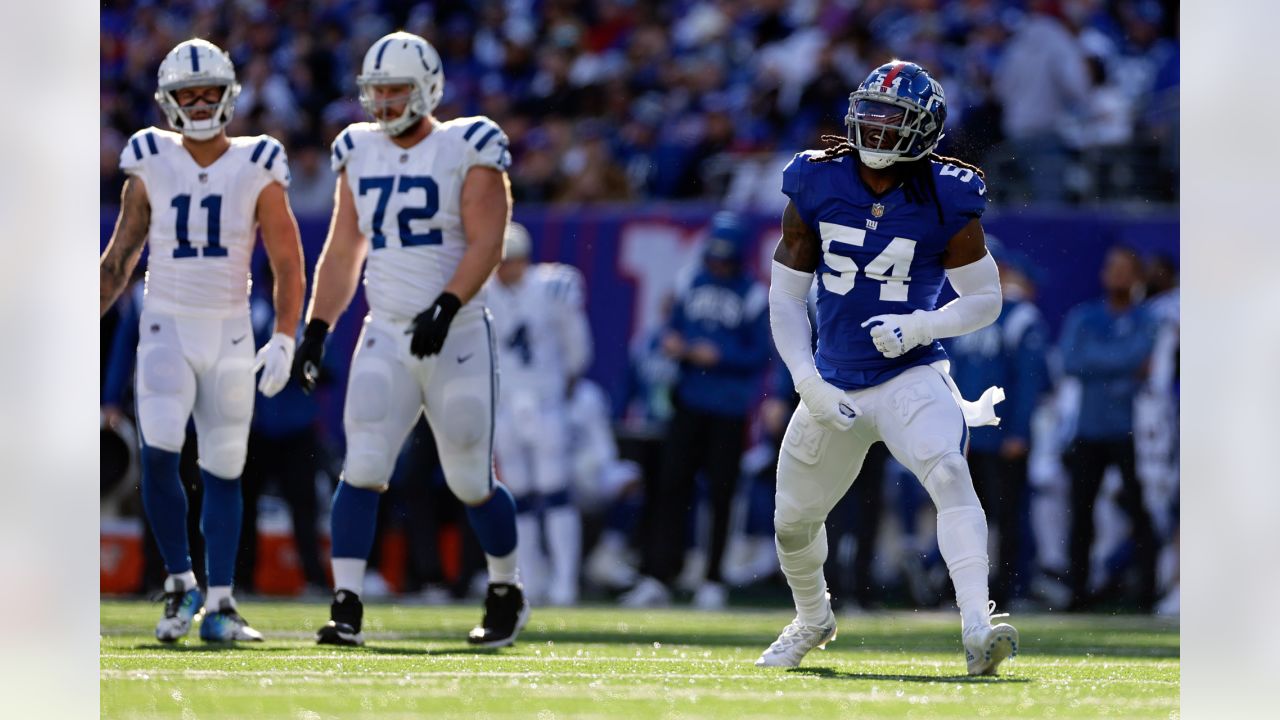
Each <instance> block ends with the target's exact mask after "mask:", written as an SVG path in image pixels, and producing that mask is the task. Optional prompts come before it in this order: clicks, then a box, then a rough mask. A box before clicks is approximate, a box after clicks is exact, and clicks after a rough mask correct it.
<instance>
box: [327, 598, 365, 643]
mask: <svg viewBox="0 0 1280 720" xmlns="http://www.w3.org/2000/svg"><path fill="white" fill-rule="evenodd" d="M363 619H364V604H363V603H361V602H360V597H359V596H358V595H356V594H355V593H353V592H351V591H350V590H338V591H336V592H334V593H333V603H332V604H331V605H329V622H328V624H326V625H325V626H324V627H322V628H320V629H319V630H317V631H316V644H317V645H346V646H349V647H359V646H361V645H364V635H363V634H361V632H360V622H361V620H363Z"/></svg>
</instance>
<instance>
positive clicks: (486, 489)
mask: <svg viewBox="0 0 1280 720" xmlns="http://www.w3.org/2000/svg"><path fill="white" fill-rule="evenodd" d="M490 468H492V466H490ZM491 472H492V470H491V469H490V470H488V471H481V470H480V469H476V470H474V471H472V472H468V473H457V472H455V473H453V475H454V476H457V475H463V476H465V477H467V478H469V479H470V478H474V479H475V480H480V479H483V482H458V481H456V480H454V479H453V478H452V477H450V474H449V473H445V477H444V479H445V484H446V485H448V486H449V491H450V492H452V493H453V496H454V497H456V498H458V501H459V502H461V503H462V504H464V505H479V504H480V503H482V502H484V500H485V498H487V497H489V494H490V493H491V492H492V491H493V484H492V482H491V480H492V477H491V475H490V473H491Z"/></svg>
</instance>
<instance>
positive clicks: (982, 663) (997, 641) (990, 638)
mask: <svg viewBox="0 0 1280 720" xmlns="http://www.w3.org/2000/svg"><path fill="white" fill-rule="evenodd" d="M995 606H996V604H995V603H994V602H992V603H991V605H990V609H991V610H992V611H994V610H995ZM1007 616H1008V613H1002V614H1000V615H992V617H993V618H997V617H1007ZM963 638H964V657H965V660H966V662H967V663H968V666H969V674H970V675H995V674H996V668H998V667H999V666H1000V663H1002V662H1004V661H1005V660H1007V659H1008V658H1011V657H1017V655H1018V629H1017V628H1015V627H1014V626H1012V625H1010V624H1009V623H1000V624H999V625H988V626H985V627H984V626H981V625H975V626H973V627H968V628H965V630H964V635H963Z"/></svg>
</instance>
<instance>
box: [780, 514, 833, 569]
mask: <svg viewBox="0 0 1280 720" xmlns="http://www.w3.org/2000/svg"><path fill="white" fill-rule="evenodd" d="M792 530H793V531H795V534H791V535H784V534H782V533H779V534H778V536H777V537H776V538H775V543H776V545H777V548H778V561H779V563H781V565H782V569H783V571H784V572H788V571H789V572H811V571H812V570H814V569H815V568H820V567H822V564H823V563H825V562H826V561H827V526H826V525H824V524H822V523H815V524H813V526H812V527H804V528H799V527H796V528H792Z"/></svg>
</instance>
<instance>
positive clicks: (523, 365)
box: [486, 263, 591, 402]
mask: <svg viewBox="0 0 1280 720" xmlns="http://www.w3.org/2000/svg"><path fill="white" fill-rule="evenodd" d="M486 287H487V293H488V294H487V298H488V302H489V308H490V309H491V310H492V311H493V324H494V333H495V334H496V335H497V339H498V366H499V367H500V368H501V369H502V379H501V382H500V383H499V395H500V397H501V398H504V399H505V398H508V397H510V396H511V395H512V394H513V393H521V392H528V393H531V394H534V395H536V396H538V397H539V398H541V399H543V400H546V401H550V402H555V401H563V400H564V394H565V388H566V386H567V384H568V380H569V378H570V377H575V376H578V375H581V374H582V373H583V372H585V371H586V369H587V365H588V364H589V363H590V362H591V330H590V328H589V326H588V324H587V318H586V312H585V311H584V309H583V305H584V299H583V296H584V291H583V280H582V273H581V272H579V271H578V269H577V268H575V267H573V266H571V265H563V264H561V263H538V264H535V265H530V266H529V269H528V270H527V271H526V272H525V274H524V277H522V278H521V279H520V282H518V283H516V284H515V285H512V286H507V285H503V284H502V283H501V282H500V281H499V280H498V278H497V277H496V276H495V277H493V278H491V279H490V280H489V282H488V284H487V285H486Z"/></svg>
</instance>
